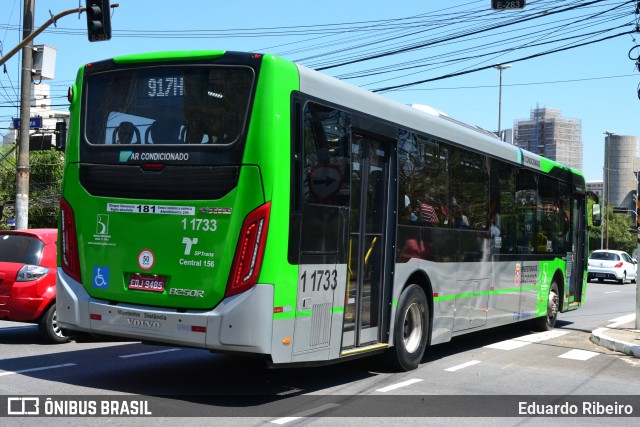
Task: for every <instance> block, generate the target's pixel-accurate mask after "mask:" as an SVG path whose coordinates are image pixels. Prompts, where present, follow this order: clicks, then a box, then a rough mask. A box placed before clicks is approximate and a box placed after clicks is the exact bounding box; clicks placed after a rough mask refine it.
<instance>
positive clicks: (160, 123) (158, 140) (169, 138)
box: [144, 118, 182, 144]
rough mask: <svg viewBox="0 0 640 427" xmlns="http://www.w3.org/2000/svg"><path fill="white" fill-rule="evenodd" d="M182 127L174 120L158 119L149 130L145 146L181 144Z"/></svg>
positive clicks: (146, 134)
mask: <svg viewBox="0 0 640 427" xmlns="http://www.w3.org/2000/svg"><path fill="white" fill-rule="evenodd" d="M181 127H182V125H181V124H180V122H178V120H176V119H173V118H165V119H158V120H156V121H155V122H153V124H151V126H149V128H147V130H146V132H145V134H144V139H145V144H179V143H180V142H181V141H180V130H181Z"/></svg>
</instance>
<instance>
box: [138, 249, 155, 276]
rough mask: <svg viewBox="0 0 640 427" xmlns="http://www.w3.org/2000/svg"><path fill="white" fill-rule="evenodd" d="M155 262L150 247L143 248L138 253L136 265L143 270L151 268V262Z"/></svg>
mask: <svg viewBox="0 0 640 427" xmlns="http://www.w3.org/2000/svg"><path fill="white" fill-rule="evenodd" d="M154 262H155V257H154V256H153V252H151V250H150V249H143V250H141V251H140V253H139V254H138V266H140V268H141V269H143V270H145V271H146V270H151V267H153V263H154Z"/></svg>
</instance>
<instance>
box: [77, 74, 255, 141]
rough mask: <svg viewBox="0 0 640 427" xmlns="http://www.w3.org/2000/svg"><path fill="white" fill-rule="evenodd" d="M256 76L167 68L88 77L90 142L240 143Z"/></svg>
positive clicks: (88, 134) (87, 133)
mask: <svg viewBox="0 0 640 427" xmlns="http://www.w3.org/2000/svg"><path fill="white" fill-rule="evenodd" d="M253 79H254V74H253V70H252V69H251V68H249V67H212V66H163V67H146V68H140V69H136V68H132V69H125V70H119V71H107V72H97V73H95V74H89V75H88V77H87V79H86V86H85V93H86V94H87V95H86V96H87V98H86V102H85V103H84V105H85V110H84V117H85V122H84V123H85V126H84V129H85V138H86V142H88V143H89V144H93V145H106V144H163V145H172V144H215V145H221V144H222V145H229V144H232V143H234V142H235V141H236V140H238V138H239V136H240V135H241V133H242V129H243V126H244V123H245V119H246V116H247V110H248V107H249V101H250V99H251V88H252V84H253Z"/></svg>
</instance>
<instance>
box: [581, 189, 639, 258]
mask: <svg viewBox="0 0 640 427" xmlns="http://www.w3.org/2000/svg"><path fill="white" fill-rule="evenodd" d="M593 204H594V202H593V201H592V200H589V201H588V212H589V218H588V223H589V250H594V249H600V241H601V236H602V234H601V233H602V227H606V226H605V219H606V218H609V227H608V231H607V229H605V232H608V235H609V249H616V250H620V251H625V252H627V253H630V254H631V253H633V251H635V249H636V247H637V245H638V243H637V242H638V240H637V234H636V233H635V232H633V233H632V232H630V231H629V230H631V229H633V230H635V229H636V225H635V223H634V222H633V220H632V219H631V218H630V217H629V215H627V214H622V213H614V212H613V207H612V206H607V209H606V211H604V210H603V218H602V225H601V226H600V227H595V226H593V225H592V221H591V220H592V215H591V214H592V212H593ZM606 241H607V240H606V235H605V237H604V247H605V248H606V247H607V243H606Z"/></svg>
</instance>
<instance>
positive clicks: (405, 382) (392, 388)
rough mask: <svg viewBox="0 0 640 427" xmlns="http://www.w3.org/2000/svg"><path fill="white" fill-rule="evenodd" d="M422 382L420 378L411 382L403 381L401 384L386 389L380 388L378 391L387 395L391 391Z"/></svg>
mask: <svg viewBox="0 0 640 427" xmlns="http://www.w3.org/2000/svg"><path fill="white" fill-rule="evenodd" d="M420 381H422V380H421V379H418V378H414V379H411V380H407V381H403V382H401V383H397V384H392V385H388V386H386V387H382V388H379V389H377V390H376V391H379V392H381V393H386V392H388V391H391V390H396V389H399V388H401V387H406V386H409V385H411V384H415V383H419V382H420Z"/></svg>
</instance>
